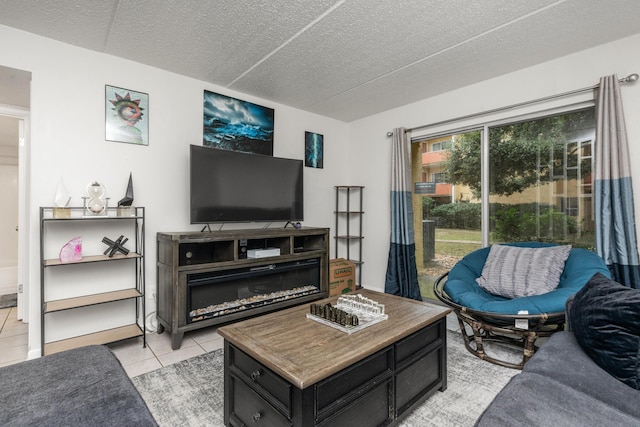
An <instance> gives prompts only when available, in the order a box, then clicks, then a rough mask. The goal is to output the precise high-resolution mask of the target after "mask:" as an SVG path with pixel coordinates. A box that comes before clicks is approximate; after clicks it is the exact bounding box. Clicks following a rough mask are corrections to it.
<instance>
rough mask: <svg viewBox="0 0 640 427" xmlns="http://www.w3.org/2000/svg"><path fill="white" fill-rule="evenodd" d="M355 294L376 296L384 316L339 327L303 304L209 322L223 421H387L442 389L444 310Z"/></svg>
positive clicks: (444, 374)
mask: <svg viewBox="0 0 640 427" xmlns="http://www.w3.org/2000/svg"><path fill="white" fill-rule="evenodd" d="M355 293H359V294H362V295H363V296H366V297H367V298H371V299H373V300H374V301H377V302H379V303H381V304H384V305H385V311H386V314H387V315H388V319H387V320H384V321H382V322H380V323H377V324H375V325H371V326H370V327H367V328H365V329H363V330H360V331H358V332H355V333H352V334H347V333H345V332H342V331H340V330H337V329H334V328H332V327H330V326H327V325H324V324H321V323H318V322H315V321H314V320H312V319H307V318H306V314H307V313H308V312H309V304H304V305H301V306H298V307H294V308H290V309H286V310H282V311H278V312H275V313H271V314H267V315H264V316H260V317H255V318H252V319H248V320H244V321H242V322H238V323H234V324H231V325H228V326H224V327H221V328H219V329H218V333H219V334H220V335H221V336H222V337H224V340H225V347H224V349H225V353H224V358H225V371H224V387H225V393H224V396H225V400H224V422H225V424H226V425H231V426H241V425H254V423H255V425H264V426H300V427H302V426H304V427H307V426H316V425H317V426H329V425H330V426H341V425H345V426H351V427H352V426H354V425H357V426H370V425H394V424H396V423H397V421H398V420H400V419H401V418H402V417H403V416H406V415H407V414H408V413H410V412H411V411H412V410H413V409H414V408H415V407H416V406H418V405H419V404H421V403H422V402H423V401H424V400H425V399H427V398H428V397H429V396H431V395H432V394H433V393H435V391H436V390H440V391H444V390H445V389H446V387H447V357H446V351H447V350H446V349H447V345H446V319H445V317H446V315H447V314H448V313H449V312H451V310H450V309H449V308H446V307H441V306H438V305H435V304H431V303H426V302H420V301H415V300H410V299H406V298H401V297H397V296H393V295H388V294H384V293H380V292H375V291H370V290H364V289H362V290H359V291H357V292H355ZM336 300H337V297H333V298H328V299H326V300H322V301H318V302H317V303H321V304H322V303H326V302H331V303H332V304H335V302H336Z"/></svg>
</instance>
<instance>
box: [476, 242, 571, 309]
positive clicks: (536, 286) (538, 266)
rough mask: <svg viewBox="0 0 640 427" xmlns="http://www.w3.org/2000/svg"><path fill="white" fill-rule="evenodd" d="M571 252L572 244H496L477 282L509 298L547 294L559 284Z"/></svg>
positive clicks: (491, 291) (489, 290) (495, 293)
mask: <svg viewBox="0 0 640 427" xmlns="http://www.w3.org/2000/svg"><path fill="white" fill-rule="evenodd" d="M569 251H571V246H568V245H562V246H549V247H543V248H525V247H517V246H509V245H493V246H491V250H490V251H489V255H488V256H487V261H486V262H485V263H484V267H483V268H482V275H481V276H480V277H478V278H477V279H476V282H477V283H478V285H480V286H481V287H482V288H483V289H484V290H486V291H487V292H489V293H491V294H494V295H500V296H502V297H505V298H520V297H528V296H532V295H542V294H546V293H548V292H551V291H553V290H554V289H556V288H557V287H558V283H559V282H560V275H561V274H562V271H563V270H564V264H565V261H566V260H567V257H568V256H569Z"/></svg>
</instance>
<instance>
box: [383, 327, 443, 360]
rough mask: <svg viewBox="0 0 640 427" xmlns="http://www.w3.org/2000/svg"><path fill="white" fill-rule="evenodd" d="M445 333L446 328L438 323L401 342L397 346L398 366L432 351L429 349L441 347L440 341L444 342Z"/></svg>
mask: <svg viewBox="0 0 640 427" xmlns="http://www.w3.org/2000/svg"><path fill="white" fill-rule="evenodd" d="M443 332H444V328H442V327H441V325H440V322H437V323H435V324H433V325H431V326H428V327H426V328H424V329H421V330H419V331H418V332H415V333H413V334H411V335H409V336H408V337H406V338H404V339H403V340H401V341H399V342H398V343H397V344H396V345H395V348H396V365H398V364H402V362H404V361H406V360H407V359H410V358H412V357H415V356H416V355H417V354H418V353H421V352H425V351H430V350H431V349H430V348H429V349H428V348H427V347H434V346H437V345H441V342H439V341H442V335H441V334H442V333H443Z"/></svg>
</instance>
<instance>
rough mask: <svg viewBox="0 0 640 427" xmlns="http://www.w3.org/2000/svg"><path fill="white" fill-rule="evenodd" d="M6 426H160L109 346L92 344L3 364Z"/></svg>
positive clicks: (0, 383)
mask: <svg viewBox="0 0 640 427" xmlns="http://www.w3.org/2000/svg"><path fill="white" fill-rule="evenodd" d="M0 425H2V426H92V427H95V426H156V425H157V423H156V422H155V420H154V418H153V416H152V415H151V413H150V412H149V409H148V408H147V405H146V404H145V402H144V400H142V397H140V394H139V393H138V391H137V390H136V388H135V387H134V385H133V383H132V382H131V380H130V379H129V377H128V376H127V373H126V372H125V371H124V369H123V368H122V365H121V364H120V361H119V360H118V359H117V358H116V357H115V355H114V354H113V353H112V352H111V350H109V348H107V347H105V346H88V347H82V348H77V349H73V350H68V351H64V352H60V353H56V354H52V355H50V356H44V357H41V358H39V359H33V360H28V361H26V362H22V363H19V364H16V365H11V366H7V367H4V368H0Z"/></svg>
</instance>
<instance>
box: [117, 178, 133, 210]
mask: <svg viewBox="0 0 640 427" xmlns="http://www.w3.org/2000/svg"><path fill="white" fill-rule="evenodd" d="M132 203H133V178H132V176H131V172H129V184H128V185H127V192H126V194H125V195H124V197H123V198H122V199H120V201H119V202H118V206H131V204H132Z"/></svg>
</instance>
